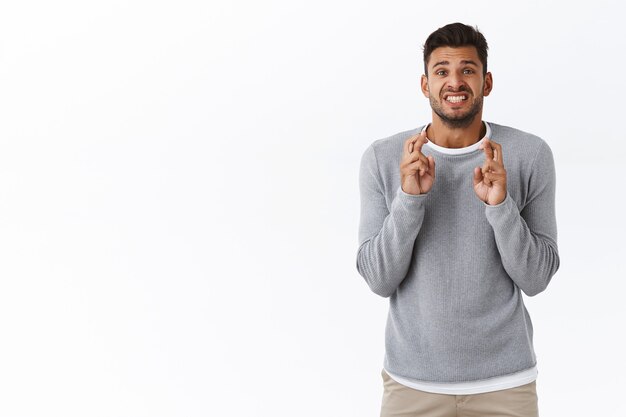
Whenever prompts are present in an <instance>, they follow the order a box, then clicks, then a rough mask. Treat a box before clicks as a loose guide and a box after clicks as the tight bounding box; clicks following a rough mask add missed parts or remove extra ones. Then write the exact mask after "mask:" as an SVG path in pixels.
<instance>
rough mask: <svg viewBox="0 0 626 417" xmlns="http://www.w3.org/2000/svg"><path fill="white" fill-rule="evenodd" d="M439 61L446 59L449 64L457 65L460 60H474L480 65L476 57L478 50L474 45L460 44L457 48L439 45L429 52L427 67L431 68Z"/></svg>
mask: <svg viewBox="0 0 626 417" xmlns="http://www.w3.org/2000/svg"><path fill="white" fill-rule="evenodd" d="M441 61H448V62H449V63H450V65H455V64H457V65H458V64H460V63H461V61H474V62H476V63H477V64H478V66H480V67H482V63H481V62H480V58H479V57H478V51H476V47H474V46H460V47H457V48H453V47H450V46H441V47H439V48H437V49H435V50H434V51H432V53H431V54H430V58H429V59H428V68H432V67H433V66H435V65H436V64H437V63H438V62H441Z"/></svg>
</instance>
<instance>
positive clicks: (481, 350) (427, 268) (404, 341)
mask: <svg viewBox="0 0 626 417" xmlns="http://www.w3.org/2000/svg"><path fill="white" fill-rule="evenodd" d="M424 72H425V74H424V75H423V76H422V78H421V88H422V92H423V94H424V95H425V96H426V97H427V98H428V99H429V101H430V106H431V108H432V122H431V123H429V124H427V125H424V126H421V127H419V128H417V129H414V130H409V131H406V132H401V133H398V134H396V135H394V136H391V137H389V138H385V139H380V140H377V141H375V142H373V143H372V144H371V145H370V146H369V147H368V148H367V149H366V150H365V152H364V154H363V157H362V159H361V167H360V173H359V187H360V194H361V217H360V222H359V248H358V254H357V270H358V272H359V274H360V275H361V276H363V278H365V281H366V282H367V284H368V285H369V287H370V288H371V290H372V291H373V292H374V293H376V294H378V295H381V296H383V297H390V299H389V315H388V318H387V325H386V329H385V358H384V368H383V370H382V377H383V381H384V393H383V400H382V410H381V416H400V415H401V416H429V417H430V416H437V417H439V416H442V417H445V416H481V417H482V416H487V415H489V416H499V417H501V416H525V417H526V416H537V415H538V410H537V403H538V400H537V393H536V385H535V380H536V378H537V367H536V365H537V361H536V357H535V352H534V348H533V327H532V323H531V320H530V316H529V315H528V312H527V310H526V308H525V306H524V301H523V298H522V292H523V293H525V294H526V295H528V296H534V295H536V294H538V293H540V292H541V291H543V290H544V289H545V288H546V286H547V285H548V283H549V282H550V280H551V278H552V276H553V275H554V273H555V272H556V271H557V269H558V268H559V255H558V248H557V229H556V219H555V169H554V161H553V156H552V152H551V150H550V147H549V146H548V144H547V143H546V142H545V141H544V140H542V139H541V138H539V137H537V136H535V135H532V134H529V133H526V132H522V131H520V130H517V129H514V128H512V127H507V126H503V125H499V124H496V123H491V122H489V123H488V122H486V121H483V120H482V107H483V97H485V96H488V95H489V93H490V92H491V89H492V86H493V79H492V75H491V73H490V72H488V71H487V42H486V40H485V38H484V36H483V35H482V34H481V33H480V32H478V30H475V29H474V28H472V27H471V26H466V25H463V24H461V23H454V24H450V25H447V26H444V27H442V28H439V29H438V30H436V31H435V32H433V33H432V34H431V35H430V36H429V37H428V39H427V40H426V42H425V44H424ZM518 94H523V92H522V91H519V92H518Z"/></svg>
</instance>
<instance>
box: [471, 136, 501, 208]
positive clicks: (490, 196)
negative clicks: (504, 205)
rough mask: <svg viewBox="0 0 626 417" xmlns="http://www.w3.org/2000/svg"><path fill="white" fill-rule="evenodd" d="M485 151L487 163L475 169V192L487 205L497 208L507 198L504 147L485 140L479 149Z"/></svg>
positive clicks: (487, 139)
mask: <svg viewBox="0 0 626 417" xmlns="http://www.w3.org/2000/svg"><path fill="white" fill-rule="evenodd" d="M478 148H479V149H483V150H484V151H485V163H484V164H483V166H482V168H481V167H476V168H474V191H475V192H476V195H477V196H478V198H480V199H481V200H482V201H484V202H485V203H487V204H489V205H491V206H495V205H496V204H500V203H501V202H503V201H504V199H505V198H506V170H505V169H504V160H503V158H502V146H501V145H500V144H499V143H496V142H493V141H491V140H489V138H485V140H484V141H483V142H482V143H481V144H480V146H479V147H478Z"/></svg>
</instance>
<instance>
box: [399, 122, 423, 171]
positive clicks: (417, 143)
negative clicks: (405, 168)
mask: <svg viewBox="0 0 626 417" xmlns="http://www.w3.org/2000/svg"><path fill="white" fill-rule="evenodd" d="M426 142H428V139H426V131H425V130H424V131H423V132H421V133H420V134H419V135H417V136H413V137H410V138H408V139H407V140H406V141H405V142H404V157H405V163H406V164H407V165H408V164H414V163H415V162H417V163H416V164H414V165H415V168H416V169H417V171H418V173H419V175H420V176H422V175H424V174H425V173H426V172H428V166H429V164H428V158H426V156H425V155H424V154H423V153H422V146H424V144H425V143H426Z"/></svg>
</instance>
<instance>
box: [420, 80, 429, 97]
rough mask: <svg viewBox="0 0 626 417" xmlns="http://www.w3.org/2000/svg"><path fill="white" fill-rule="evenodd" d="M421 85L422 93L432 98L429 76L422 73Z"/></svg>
mask: <svg viewBox="0 0 626 417" xmlns="http://www.w3.org/2000/svg"><path fill="white" fill-rule="evenodd" d="M421 85H422V94H424V97H426V98H430V91H428V77H426V75H423V74H422V80H421Z"/></svg>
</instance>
